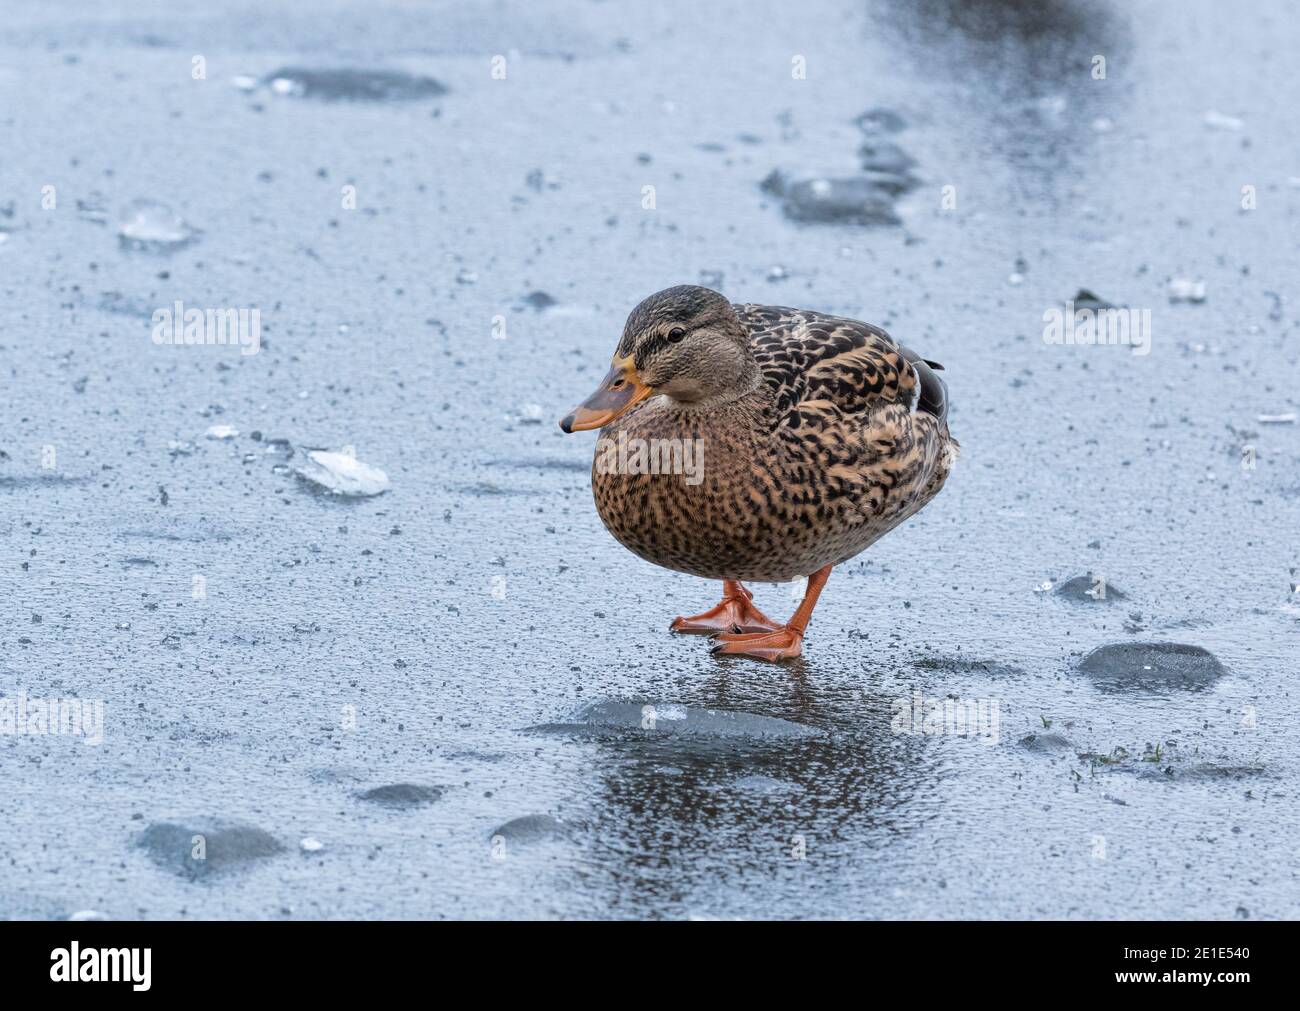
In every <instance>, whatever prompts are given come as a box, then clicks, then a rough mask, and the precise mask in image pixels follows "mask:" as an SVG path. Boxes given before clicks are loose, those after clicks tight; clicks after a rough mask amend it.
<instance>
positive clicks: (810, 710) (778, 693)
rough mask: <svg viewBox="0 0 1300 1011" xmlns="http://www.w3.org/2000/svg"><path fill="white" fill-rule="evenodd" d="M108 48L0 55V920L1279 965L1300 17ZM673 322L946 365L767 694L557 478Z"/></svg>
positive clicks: (315, 22) (719, 16)
mask: <svg viewBox="0 0 1300 1011" xmlns="http://www.w3.org/2000/svg"><path fill="white" fill-rule="evenodd" d="M120 6H121V7H122V8H123V9H124V10H125V11H126V12H125V13H121V12H113V11H110V10H109V9H107V8H105V6H104V5H101V4H95V3H89V2H84V0H82V2H66V3H63V4H60V5H58V8H57V10H48V9H46V8H45V6H44V5H35V6H33V5H29V4H22V3H15V2H0V21H3V23H4V25H5V31H4V32H3V34H2V35H0V152H2V153H0V376H2V377H3V385H4V392H3V402H4V409H3V411H2V412H0V420H2V421H3V424H2V425H0V602H2V603H3V615H4V617H3V622H2V623H0V706H2V705H3V704H4V703H5V702H8V703H9V705H10V710H11V711H16V706H17V704H18V702H19V700H20V699H25V700H45V699H69V698H77V699H81V700H85V701H86V702H87V703H90V702H91V701H92V700H102V702H103V728H102V738H103V739H102V743H99V744H98V745H95V744H91V743H88V741H87V740H85V739H79V738H77V737H73V736H68V735H63V734H57V735H56V734H43V735H14V734H0V865H2V866H3V867H4V873H3V874H0V917H10V918H26V917H38V918H58V917H66V916H70V915H73V914H76V913H87V912H91V911H93V912H97V913H100V914H103V915H105V916H110V917H120V918H186V917H251V918H329V917H435V918H441V917H447V918H457V917H616V918H658V917H662V918H684V917H700V918H712V917H753V918H769V917H831V918H837V917H848V918H860V917H861V918H883V917H928V918H995V919H996V918H1010V917H1071V918H1083V917H1210V918H1245V917H1249V918H1252V919H1258V918H1278V917H1297V916H1300V878H1298V877H1297V867H1298V866H1300V861H1298V859H1297V858H1298V857H1300V852H1298V851H1300V843H1298V842H1297V840H1298V839H1300V815H1298V814H1297V803H1296V800H1297V795H1298V793H1300V757H1298V756H1300V688H1298V687H1297V685H1300V680H1298V679H1297V674H1300V671H1298V670H1297V663H1298V661H1297V655H1298V654H1300V650H1298V648H1297V647H1298V645H1300V626H1298V625H1297V622H1298V621H1300V593H1297V592H1296V591H1295V589H1294V587H1295V584H1296V583H1297V582H1300V545H1298V544H1297V541H1296V531H1297V530H1300V468H1298V467H1297V463H1298V462H1300V425H1298V424H1296V423H1295V420H1294V417H1295V412H1296V411H1297V408H1298V407H1300V382H1298V380H1300V365H1298V363H1297V340H1298V336H1297V334H1298V332H1300V331H1298V327H1300V285H1298V284H1297V280H1298V274H1297V268H1296V265H1297V239H1296V236H1297V235H1298V234H1300V161H1297V150H1296V147H1295V138H1296V137H1297V136H1300V86H1298V85H1297V75H1296V71H1295V60H1294V54H1295V53H1296V51H1297V50H1298V49H1300V24H1298V23H1297V21H1296V19H1295V18H1294V14H1293V12H1292V11H1291V9H1290V6H1289V5H1287V4H1284V3H1281V2H1274V3H1264V4H1259V5H1253V6H1252V7H1251V10H1250V11H1249V12H1243V11H1241V10H1239V9H1237V8H1235V7H1232V6H1225V5H1221V4H1214V3H1210V2H1208V0H1199V2H1190V3H1173V2H1170V3H1141V4H1126V3H1118V2H1114V3H1104V2H1094V3H1089V2H1075V3H1070V2H1066V0H1054V2H1051V3H1047V4H1044V5H1032V6H1033V7H1034V8H1035V9H1036V10H1038V11H1039V13H1034V14H1031V13H1025V9H1026V8H1029V7H1030V6H1031V5H1024V6H1023V8H1022V6H1021V5H1016V4H1012V3H1010V2H1006V0H1002V2H994V0H983V2H979V3H959V2H957V0H924V2H921V3H919V4H918V3H910V2H903V0H897V2H886V0H875V2H865V0H864V2H858V3H851V2H844V0H811V2H808V3H803V4H799V5H796V6H793V7H792V6H790V5H787V4H778V3H775V2H771V3H753V2H745V3H741V2H739V0H734V2H728V3H719V4H711V5H709V7H708V9H707V10H703V9H701V8H700V5H697V4H694V3H687V2H684V0H683V2H673V3H667V4H661V5H652V6H645V5H632V4H618V3H588V2H581V0H574V2H569V3H564V4H555V5H539V4H530V3H524V2H522V0H503V2H501V3H497V4H492V5H474V4H452V3H440V2H430V3H421V4H411V3H399V2H392V0H387V2H385V0H379V2H371V3H344V2H339V0H323V2H321V3H316V4H312V5H301V7H293V8H288V9H282V8H280V7H278V6H272V5H265V4H260V5H259V4H241V3H223V2H211V0H204V2H202V3H200V2H197V0H167V2H162V0H145V2H141V3H136V4H131V5H120ZM1099 55H1100V56H1104V57H1105V64H1104V70H1105V75H1104V77H1097V76H1096V68H1097V67H1098V64H1097V63H1096V62H1095V60H1094V57H1095V56H1099ZM196 57H201V58H202V59H201V62H196V61H195V58H196ZM496 57H502V58H503V59H502V60H497V61H495V62H494V58H496ZM801 61H802V62H801ZM500 68H504V69H505V76H504V78H501V76H500V73H499V72H498V73H496V74H494V70H499V69H500ZM199 70H202V72H203V76H202V77H199V78H197V79H196V77H195V74H196V73H197V72H198V71H199ZM800 71H802V76H799V74H800ZM646 187H653V191H652V193H653V208H647V206H646V203H647V194H650V193H651V191H649V190H647V189H646ZM1243 187H1249V188H1250V189H1249V190H1248V191H1247V190H1243ZM1247 194H1249V195H1250V199H1247ZM1244 203H1250V204H1251V205H1252V206H1251V207H1245V206H1243V204H1244ZM678 283H705V284H708V285H710V286H713V287H717V288H719V289H720V290H722V291H724V292H725V293H726V294H727V295H728V296H729V297H731V298H733V299H734V300H736V301H753V302H768V303H775V304H783V305H793V306H800V307H808V308H815V309H819V310H823V311H829V312H833V313H837V314H842V315H848V316H854V317H858V318H862V319H866V320H870V321H872V322H875V323H879V324H882V325H884V326H885V327H887V328H888V329H889V330H890V332H891V333H892V334H893V335H894V336H896V337H897V338H899V339H900V340H902V341H904V342H905V343H907V344H908V345H910V346H912V347H914V348H916V349H917V350H918V351H920V352H921V353H923V354H924V355H925V356H926V357H928V358H933V359H937V360H938V361H941V362H943V363H944V365H945V366H946V367H947V372H946V374H945V375H946V378H947V382H948V385H949V390H950V393H951V400H952V404H953V414H952V418H951V424H952V430H953V433H954V434H955V435H956V436H957V438H958V439H960V440H961V442H962V444H963V448H964V449H963V457H962V459H961V461H960V463H959V465H958V467H957V470H956V471H955V473H954V476H953V478H952V479H951V480H950V481H949V483H948V486H947V488H946V489H945V490H944V491H943V493H942V494H941V495H940V496H939V497H938V498H937V499H936V500H935V501H934V502H933V503H932V504H931V505H930V506H929V507H928V508H926V509H925V510H924V511H923V512H922V513H920V514H919V515H918V516H917V517H916V518H914V519H913V520H912V521H910V522H909V523H908V524H906V525H905V526H904V527H902V528H900V529H899V530H897V531H895V532H894V533H893V534H891V535H890V536H888V537H886V538H885V539H884V540H882V541H881V542H880V543H879V544H877V545H876V546H875V547H873V548H872V549H870V550H869V551H868V552H867V553H866V554H864V555H863V556H861V557H860V558H859V559H857V560H855V561H854V562H852V563H850V564H848V565H845V566H843V567H842V568H840V569H837V570H836V571H835V573H834V574H833V575H832V576H831V579H830V583H829V584H828V587H827V590H826V593H825V594H824V596H823V597H822V601H821V603H820V605H819V607H818V608H817V611H816V614H815V616H814V618H813V622H812V625H811V628H810V633H809V636H808V639H807V642H806V644H805V655H804V658H803V660H802V661H800V662H798V663H796V664H795V665H792V666H790V667H785V668H782V667H775V666H767V665H762V664H758V663H753V662H748V661H719V660H715V659H714V658H712V657H711V656H710V655H709V653H708V646H707V643H706V642H705V641H704V640H701V639H698V638H688V637H682V638H675V637H673V636H671V635H669V634H668V632H667V625H668V622H669V621H670V620H671V619H672V618H673V617H674V616H675V615H677V614H690V613H693V612H696V611H700V610H703V609H704V608H706V607H708V606H710V605H711V604H713V603H714V602H716V599H717V596H718V587H717V586H716V585H713V584H707V583H705V582H703V581H700V580H695V579H691V578H688V577H686V576H681V575H677V574H674V573H670V572H667V571H664V570H661V569H657V568H654V567H652V566H650V565H648V564H645V563H643V562H641V561H639V560H637V559H635V558H633V557H632V556H631V555H629V554H627V553H626V552H625V551H624V550H623V549H622V548H620V547H619V546H618V545H617V544H616V543H615V542H614V541H613V540H612V538H610V537H609V535H608V534H607V533H606V532H605V531H604V529H603V528H602V526H601V524H600V521H599V519H598V517H597V516H596V513H595V510H594V507H593V504H592V501H591V495H590V488H589V473H588V472H589V468H590V465H591V456H592V452H593V444H594V441H595V440H594V437H593V436H591V435H581V436H579V435H575V436H568V437H566V436H564V435H562V434H561V433H560V431H559V430H558V428H557V427H556V425H555V421H556V419H558V418H559V417H560V416H561V415H563V414H564V413H565V412H566V411H567V410H568V409H569V408H570V407H572V406H573V404H575V403H577V402H578V401H579V400H580V399H582V398H583V397H585V396H586V395H587V394H588V393H589V392H590V390H591V388H592V387H593V386H594V384H595V383H596V381H597V380H598V379H599V377H600V376H601V375H602V374H603V373H604V372H605V369H606V367H607V364H608V359H609V356H610V354H611V353H612V351H613V349H614V345H615V343H616V341H617V337H618V335H619V333H620V332H621V328H622V324H623V320H624V318H625V316H626V314H627V312H628V310H629V309H631V307H632V306H633V305H635V304H636V303H637V302H638V301H639V300H640V299H641V298H643V297H644V296H645V295H647V294H650V293H651V292H654V291H656V290H658V289H661V288H664V287H667V286H669V285H671V284H678ZM1198 286H1199V287H1198ZM1076 295H1078V301H1079V303H1080V304H1083V303H1084V302H1085V301H1087V300H1088V299H1090V298H1091V299H1096V300H1097V302H1098V304H1101V303H1106V304H1114V305H1118V306H1125V307H1132V308H1137V309H1142V308H1147V309H1150V311H1151V313H1150V318H1151V333H1150V338H1151V339H1150V344H1149V347H1148V348H1147V351H1149V353H1138V352H1139V351H1141V349H1136V348H1135V349H1131V348H1129V347H1124V346H1094V347H1088V346H1069V345H1053V344H1049V343H1047V342H1046V341H1045V340H1044V336H1043V333H1044V316H1045V313H1046V312H1047V311H1048V310H1050V309H1052V308H1053V307H1057V306H1061V305H1063V304H1064V303H1065V302H1066V300H1071V299H1075V298H1076ZM177 302H180V303H182V311H181V313H180V315H181V316H182V317H183V308H184V307H199V308H216V307H221V308H229V309H239V308H245V309H251V308H256V309H258V310H259V312H260V330H259V332H258V335H257V341H256V346H255V347H254V344H253V343H252V342H251V341H249V340H245V341H244V342H243V343H241V344H239V345H238V346H236V345H235V344H233V343H230V344H227V345H225V346H202V347H198V346H185V345H184V344H183V342H182V343H181V345H180V346H176V345H175V344H171V343H157V342H156V341H155V339H154V337H155V334H154V329H155V328H154V320H153V315H154V312H155V310H157V309H159V308H166V309H169V310H170V309H172V308H173V307H174V306H175V305H176V303H177ZM244 336H245V337H248V334H246V333H245V334H244ZM1288 416H1289V417H1290V420H1287V419H1288ZM304 469H305V470H306V471H307V473H306V474H304V473H302V472H303V471H304ZM376 475H378V476H376ZM381 478H382V480H380V479H381ZM1103 585H1104V586H1105V588H1106V590H1107V592H1106V594H1105V597H1104V599H1098V597H1100V593H1099V592H1098V591H1099V588H1100V587H1101V586H1103ZM756 591H757V592H756V599H757V602H758V603H759V605H760V606H761V607H762V608H763V610H764V611H765V612H767V613H768V614H774V615H775V614H786V613H788V612H789V611H790V610H792V609H793V606H794V603H795V601H794V600H793V599H792V598H791V590H790V588H789V587H786V586H778V587H763V586H760V587H756ZM945 699H950V700H955V701H961V702H963V703H966V702H969V703H972V704H974V708H969V709H967V710H966V711H967V712H968V713H973V714H976V717H977V718H978V719H977V722H978V726H977V727H973V728H969V727H968V730H971V731H972V732H969V733H967V734H964V735H959V734H954V733H944V734H931V733H926V732H925V729H926V723H925V719H924V716H925V714H927V713H930V712H932V711H933V709H934V704H935V703H936V702H937V703H938V704H939V705H940V706H942V702H943V700H945ZM981 706H982V707H983V708H981ZM949 708H950V709H952V708H953V707H952V706H950V707H949ZM914 717H916V718H914ZM0 729H3V726H2V724H0ZM196 835H198V836H202V837H203V839H204V840H205V842H206V848H207V851H206V853H205V854H202V855H200V856H199V857H197V858H196V856H195V854H194V853H192V852H191V848H192V847H191V843H192V840H193V839H194V837H195V836H196Z"/></svg>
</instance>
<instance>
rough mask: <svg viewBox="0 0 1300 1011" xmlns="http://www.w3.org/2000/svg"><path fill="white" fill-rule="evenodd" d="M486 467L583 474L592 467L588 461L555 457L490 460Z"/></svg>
mask: <svg viewBox="0 0 1300 1011" xmlns="http://www.w3.org/2000/svg"><path fill="white" fill-rule="evenodd" d="M488 465H489V466H492V467H516V468H518V469H520V470H569V471H579V472H581V473H584V474H585V473H587V472H588V471H590V470H591V466H592V465H591V461H590V460H565V459H562V458H560V457H555V456H547V457H538V458H537V459H535V460H528V459H511V460H490V461H489V462H488Z"/></svg>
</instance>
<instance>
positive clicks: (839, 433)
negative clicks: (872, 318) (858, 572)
mask: <svg viewBox="0 0 1300 1011" xmlns="http://www.w3.org/2000/svg"><path fill="white" fill-rule="evenodd" d="M942 369H943V366H941V365H939V364H938V363H937V362H934V361H930V360H928V359H925V358H922V357H921V356H920V355H919V354H917V353H916V352H914V351H912V350H911V349H909V348H907V347H904V346H903V345H901V344H899V343H897V342H896V341H895V340H894V339H893V338H891V337H890V336H889V334H888V333H886V332H885V331H884V330H883V329H881V328H880V327H878V326H874V325H872V324H870V323H864V322H861V321H859V320H856V319H848V318H844V317H839V316H832V315H828V314H825V313H821V312H815V311H812V310H807V309H792V308H788V307H785V306H773V305H756V304H733V303H732V302H730V301H729V300H728V299H727V298H726V297H725V296H724V295H723V294H721V293H720V292H717V291H714V290H712V289H710V288H705V287H701V286H699V285H678V286H676V287H671V288H666V289H665V290H663V291H660V292H657V293H655V294H653V295H651V296H649V297H648V298H646V299H644V300H643V301H642V302H641V303H640V304H639V305H637V306H636V308H634V309H633V310H632V312H631V313H630V314H629V315H628V317H627V322H626V324H625V325H624V327H623V334H622V337H621V339H620V340H619V342H618V346H617V348H616V349H615V352H614V355H613V359H612V362H611V364H610V368H609V372H608V373H607V374H606V376H605V377H604V379H603V380H602V381H601V383H600V385H599V386H598V387H597V389H596V391H595V392H594V393H593V394H592V395H591V396H590V397H588V398H587V399H586V400H585V401H583V402H582V403H581V404H580V405H579V406H578V407H576V408H574V410H572V411H571V412H570V413H569V414H567V415H566V416H565V417H564V418H563V419H562V420H561V421H560V428H561V430H562V431H564V432H566V433H572V432H581V431H589V430H595V429H599V430H601V434H600V436H599V437H598V439H597V443H596V452H595V457H594V460H593V463H592V477H591V486H592V494H593V497H594V499H595V504H596V511H597V513H598V514H599V515H600V519H601V521H602V522H603V523H604V525H605V528H606V529H607V530H608V531H609V533H610V534H612V535H613V537H614V539H615V540H617V541H618V542H619V543H620V544H622V545H623V546H624V547H625V548H627V549H628V550H629V551H631V552H632V553H633V554H635V555H637V556H639V557H641V558H643V559H645V560H646V561H648V562H651V563H653V564H655V565H658V566H662V567H664V568H667V569H672V570H674V571H677V572H683V573H687V574H689V575H693V576H698V577H700V578H703V579H710V580H719V581H721V583H722V599H721V601H720V602H719V603H718V604H717V605H715V606H714V607H712V608H710V609H708V610H706V611H704V612H702V613H700V614H696V615H692V616H690V617H682V616H678V617H677V618H675V619H674V620H673V621H672V623H671V624H670V625H669V629H670V630H671V631H673V632H676V633H680V634H689V635H707V636H710V637H711V638H712V639H713V640H714V645H713V647H712V652H713V653H714V655H717V656H736V657H746V658H750V659H754V660H763V661H770V662H782V661H787V660H792V659H795V658H798V657H800V656H801V655H802V649H803V639H804V636H805V634H806V633H807V629H808V623H809V620H810V619H811V617H812V612H813V609H814V607H816V605H817V600H818V598H819V597H820V595H821V592H822V589H823V588H824V587H825V585H826V582H827V580H828V578H829V577H830V573H831V570H832V569H833V568H834V567H835V566H837V565H842V564H843V563H845V562H847V561H848V560H849V559H851V558H854V557H855V556H857V555H859V554H860V553H861V552H863V551H864V550H866V549H867V548H868V547H870V546H871V545H872V544H874V543H875V542H876V541H877V540H879V539H880V538H881V537H883V536H884V535H885V534H887V533H888V532H889V531H891V530H893V529H894V528H895V527H896V526H898V525H899V524H900V523H902V522H903V521H904V520H906V519H908V517H910V516H912V515H914V514H915V513H916V512H917V511H918V510H919V509H921V508H922V507H924V506H925V505H926V504H927V503H928V502H929V501H930V500H931V499H933V498H934V497H935V496H936V495H937V494H938V493H939V491H940V489H941V488H943V486H944V483H945V482H946V481H947V479H948V475H949V473H950V472H951V470H952V468H953V464H954V463H955V461H956V459H957V455H958V450H959V449H960V446H959V444H958V442H957V441H956V440H955V439H954V438H953V437H952V435H951V434H950V433H949V431H948V389H947V385H946V383H945V382H944V381H943V379H942V378H941V377H940V376H939V375H938V372H939V371H941V370H942ZM805 578H806V579H807V588H806V590H805V592H804V594H803V598H802V600H801V601H800V603H799V605H798V607H797V608H796V609H795V611H794V614H793V615H792V616H791V617H790V619H789V620H788V621H786V622H784V623H780V622H774V621H772V620H771V619H769V618H768V617H767V616H766V615H764V614H763V613H762V611H760V610H759V609H758V608H757V606H756V605H755V604H754V601H753V593H752V591H751V590H749V589H748V588H747V587H746V586H745V585H744V584H745V583H747V582H748V583H786V582H793V581H796V580H802V579H805Z"/></svg>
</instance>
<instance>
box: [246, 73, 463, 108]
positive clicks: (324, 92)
mask: <svg viewBox="0 0 1300 1011" xmlns="http://www.w3.org/2000/svg"><path fill="white" fill-rule="evenodd" d="M262 83H263V84H265V85H267V86H268V87H270V89H271V91H273V92H274V93H276V94H280V95H289V96H292V97H294V98H310V99H315V100H316V101H320V102H412V101H418V100H420V99H423V98H437V97H438V96H439V95H445V94H446V93H447V86H446V85H444V84H443V83H442V82H440V81H436V80H434V79H433V78H432V77H424V76H422V75H416V74H408V73H406V72H405V71H401V70H364V69H360V68H357V67H281V68H280V69H279V70H276V71H274V72H272V73H270V74H267V75H266V76H265V77H263V78H262Z"/></svg>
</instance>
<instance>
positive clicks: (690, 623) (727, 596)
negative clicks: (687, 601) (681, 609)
mask: <svg viewBox="0 0 1300 1011" xmlns="http://www.w3.org/2000/svg"><path fill="white" fill-rule="evenodd" d="M753 598H754V595H753V594H752V593H750V592H749V591H748V590H746V589H745V588H744V587H743V586H741V585H740V582H739V581H738V580H735V579H724V580H723V581H722V600H721V602H720V603H718V605H717V606H716V607H711V608H709V609H708V610H707V611H705V612H704V613H703V614H696V615H692V616H691V617H689V618H680V617H679V618H674V619H673V623H672V624H671V625H669V626H668V628H669V629H670V630H671V631H673V632H682V633H684V634H686V635H713V633H715V632H737V631H739V632H772V631H775V630H776V629H778V628H780V627H781V626H780V625H778V624H776V623H775V622H773V621H771V620H769V619H768V618H767V617H766V616H765V615H764V614H763V612H762V611H760V610H759V609H758V608H757V607H755V606H754V599H753Z"/></svg>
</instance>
